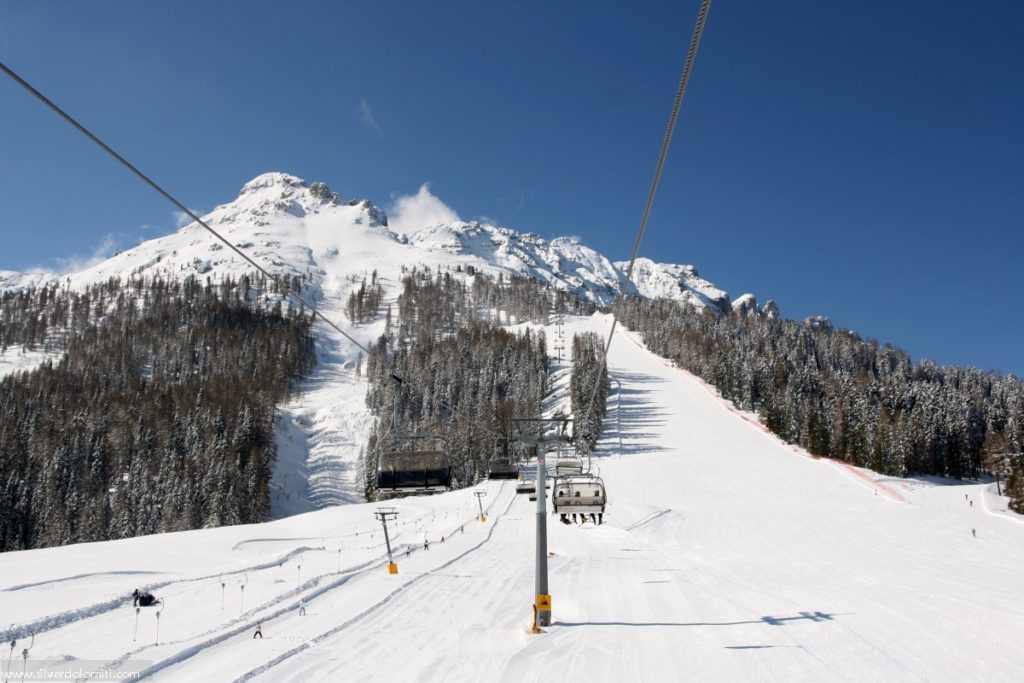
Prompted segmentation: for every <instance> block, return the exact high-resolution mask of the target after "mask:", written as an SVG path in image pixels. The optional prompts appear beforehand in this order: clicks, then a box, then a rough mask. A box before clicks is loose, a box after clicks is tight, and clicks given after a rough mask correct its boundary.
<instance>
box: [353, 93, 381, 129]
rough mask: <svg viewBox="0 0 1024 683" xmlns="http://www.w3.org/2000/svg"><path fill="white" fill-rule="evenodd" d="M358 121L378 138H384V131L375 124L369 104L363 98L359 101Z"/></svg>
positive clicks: (375, 120)
mask: <svg viewBox="0 0 1024 683" xmlns="http://www.w3.org/2000/svg"><path fill="white" fill-rule="evenodd" d="M359 121H360V122H361V123H362V124H363V125H364V126H366V127H367V128H369V129H370V130H372V131H374V132H375V133H377V135H379V136H380V137H384V131H382V130H381V129H380V126H379V125H378V124H377V119H376V118H374V116H373V110H372V109H370V103H369V102H367V101H366V100H365V99H363V98H360V99H359Z"/></svg>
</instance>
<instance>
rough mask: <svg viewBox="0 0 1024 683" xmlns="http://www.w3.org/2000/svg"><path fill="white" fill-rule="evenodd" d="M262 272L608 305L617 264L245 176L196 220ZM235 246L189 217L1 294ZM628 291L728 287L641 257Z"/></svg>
mask: <svg viewBox="0 0 1024 683" xmlns="http://www.w3.org/2000/svg"><path fill="white" fill-rule="evenodd" d="M203 219H204V220H205V221H206V222H207V223H208V224H209V225H210V226H211V227H212V228H213V229H215V230H217V231H218V232H220V233H221V234H222V235H224V236H225V237H226V238H228V239H229V240H231V242H232V243H233V244H235V245H236V246H238V247H239V248H240V249H242V250H243V251H244V252H245V253H246V254H248V255H250V256H251V257H253V258H254V260H256V261H257V262H258V263H260V264H261V265H263V266H264V267H265V268H267V270H269V271H271V272H273V273H277V274H281V275H288V276H292V275H295V276H303V275H305V276H309V277H310V278H311V280H312V283H313V289H314V292H313V294H314V295H326V296H332V295H334V294H340V295H343V294H346V292H342V291H339V289H344V288H346V287H347V284H346V278H352V277H359V278H361V277H362V275H364V274H366V273H369V272H370V271H372V270H374V269H377V270H378V271H380V273H381V274H382V275H383V276H385V277H388V276H391V277H393V278H394V281H395V282H397V276H398V272H399V270H400V268H401V266H402V265H414V264H424V265H431V266H440V267H451V268H454V267H455V266H458V265H462V266H463V267H465V266H473V267H475V268H477V269H479V270H483V271H484V272H488V273H491V274H498V273H505V274H506V275H507V274H517V275H525V276H529V277H532V278H535V279H537V280H540V281H541V282H544V283H547V284H550V285H552V286H553V287H556V288H558V289H563V290H567V291H572V292H573V293H575V294H577V295H579V296H581V297H583V298H586V299H590V300H592V301H594V302H595V303H596V304H598V305H599V306H610V305H611V303H612V302H613V300H614V298H615V294H616V293H617V292H618V290H619V286H620V282H621V281H622V280H623V278H624V271H625V266H626V264H625V263H624V262H619V263H612V262H611V261H609V260H608V259H607V258H606V257H605V256H603V255H601V254H599V253H598V252H596V251H595V250H593V249H591V248H590V247H588V246H586V245H585V244H583V243H582V242H580V240H579V239H577V238H575V237H558V238H554V239H550V240H548V239H545V238H543V237H540V236H538V235H535V234H531V233H520V232H518V231H516V230H512V229H510V228H503V227H497V226H494V225H489V224H484V223H480V222H477V221H469V222H463V221H455V222H450V223H443V224H438V225H432V226H428V227H424V228H421V229H418V230H415V231H410V232H405V233H398V232H395V231H393V230H391V229H390V228H389V227H388V221H387V216H386V215H385V214H384V212H383V211H381V210H380V209H379V208H378V207H376V206H374V205H373V204H372V203H370V202H369V201H367V200H361V201H356V200H347V199H343V198H342V197H341V196H340V195H338V194H337V193H335V192H332V191H331V190H330V189H329V188H328V187H327V186H326V185H324V184H323V183H316V182H314V183H306V182H305V181H303V180H301V179H300V178H297V177H295V176H292V175H288V174H285V173H266V174H263V175H261V176H258V177H256V178H254V179H253V180H251V181H250V182H248V183H246V184H245V185H244V186H243V187H242V190H241V193H240V194H239V195H238V197H237V198H236V199H234V200H233V201H231V202H229V203H227V204H224V205H222V206H218V207H217V208H215V209H214V210H213V211H211V212H210V213H208V214H207V215H205V216H204V217H203ZM251 269H252V268H251V266H250V265H249V264H247V263H245V262H244V261H243V260H242V259H241V258H240V257H239V256H238V255H237V254H235V253H233V252H232V251H231V250H230V249H227V248H226V247H225V246H224V245H223V244H221V243H220V242H218V241H217V240H216V239H214V238H213V236H212V235H210V234H209V233H208V232H207V231H206V230H205V229H204V228H203V227H202V226H200V225H198V224H196V223H192V224H190V225H187V226H185V227H184V228H182V229H181V230H179V231H178V232H176V233H174V234H171V235H167V236H165V237H160V238H157V239H154V240H149V241H147V242H144V243H142V244H140V245H138V246H136V247H134V248H132V249H128V250H126V251H124V252H121V253H119V254H117V255H115V256H114V257H112V258H110V259H108V260H106V261H104V262H102V263H100V264H98V265H95V266H93V267H91V268H88V269H87V270H84V271H82V272H79V273H74V274H71V275H68V276H65V277H64V278H60V277H59V276H57V275H56V274H53V273H45V272H31V273H16V272H12V271H0V291H4V290H7V289H16V288H21V287H26V286H38V285H40V284H43V283H44V282H47V281H56V280H58V279H63V280H66V281H67V282H68V284H70V286H72V287H81V286H86V285H89V284H93V283H97V282H102V281H105V280H107V279H108V278H111V277H124V276H130V275H144V276H156V275H161V276H163V277H170V278H180V277H186V276H201V277H203V278H206V277H209V278H211V279H212V280H214V281H216V280H219V279H220V278H222V277H224V276H229V275H230V276H234V277H237V276H240V275H241V274H243V273H246V272H249V271H251ZM634 282H635V286H633V287H631V288H630V291H631V293H637V294H640V295H641V296H646V297H665V298H670V299H675V300H679V301H683V302H685V303H687V304H689V305H692V306H697V307H700V308H707V309H710V310H713V311H714V312H716V313H722V312H728V311H729V295H728V294H727V293H726V292H724V291H722V290H721V289H718V288H716V287H715V286H714V285H712V284H711V283H710V282H708V281H707V280H704V279H702V278H700V277H699V276H698V274H697V271H696V269H695V268H693V266H686V265H675V264H661V263H655V262H653V261H651V260H650V259H638V260H637V264H636V269H635V272H634Z"/></svg>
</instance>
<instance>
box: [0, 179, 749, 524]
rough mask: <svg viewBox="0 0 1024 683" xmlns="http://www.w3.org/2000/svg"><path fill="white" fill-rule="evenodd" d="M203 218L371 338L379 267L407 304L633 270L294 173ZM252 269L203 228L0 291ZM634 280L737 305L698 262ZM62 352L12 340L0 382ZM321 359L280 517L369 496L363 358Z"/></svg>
mask: <svg viewBox="0 0 1024 683" xmlns="http://www.w3.org/2000/svg"><path fill="white" fill-rule="evenodd" d="M203 220H204V221H206V222H207V223H208V224H209V225H210V226H211V227H212V228H213V229H214V230H216V231H217V232H218V233H219V234H221V235H223V236H224V237H225V238H226V239H228V240H229V241H230V242H231V243H232V244H234V245H236V246H237V247H238V248H239V249H241V250H242V251H243V252H244V253H246V254H247V255H248V256H250V257H251V258H252V259H253V260H255V261H256V262H257V263H259V264H261V265H262V266H263V267H264V268H266V269H267V270H268V271H269V272H271V273H274V274H277V275H281V276H288V277H298V278H301V279H302V280H303V291H304V293H305V297H306V299H307V301H309V302H310V303H313V304H314V305H316V306H317V308H318V309H320V310H321V311H322V312H323V313H324V314H325V315H326V316H327V317H328V318H330V319H331V320H332V321H334V322H335V323H337V324H338V325H340V326H341V327H342V328H343V329H345V330H346V332H347V333H348V334H350V335H352V336H353V337H354V338H356V339H358V340H359V341H360V343H362V344H363V345H364V346H369V345H370V344H372V343H373V342H374V341H375V340H376V339H377V338H378V337H379V336H380V335H381V334H382V332H383V331H384V323H383V320H382V318H383V315H380V316H378V318H377V320H376V321H375V322H369V323H362V324H356V323H355V322H353V321H350V320H348V319H347V318H346V316H345V303H346V300H347V298H348V296H349V295H350V294H351V293H352V292H353V290H355V289H358V287H359V286H360V283H362V282H363V281H364V280H366V281H369V280H370V279H371V277H372V276H371V274H372V273H373V272H374V271H376V273H377V281H378V282H379V283H380V284H381V285H382V287H383V289H384V294H383V299H384V307H385V308H386V306H387V305H388V304H392V303H394V302H395V300H396V299H397V296H398V293H399V289H400V286H401V280H402V277H403V272H402V271H403V268H406V267H422V266H428V267H431V268H435V269H448V270H451V271H456V270H457V269H460V268H461V270H462V271H463V272H466V271H468V270H469V267H472V268H473V269H475V270H476V271H480V272H483V273H486V274H489V275H492V276H497V275H505V276H506V277H507V276H509V275H522V276H528V277H531V278H535V279H537V280H539V281H541V282H544V283H547V284H550V285H551V286H552V287H554V288H557V289H560V290H563V291H569V292H572V293H574V294H576V295H578V296H580V297H582V298H584V299H589V300H591V301H593V302H594V303H596V304H597V305H598V306H610V305H611V304H612V302H613V301H614V298H615V295H616V293H617V292H618V290H619V286H620V282H621V281H622V280H623V279H624V276H625V275H624V269H625V264H624V263H612V262H611V261H610V260H609V259H608V258H606V257H605V256H603V255H601V254H600V253H598V252H596V251H595V250H593V249H591V248H590V247H588V246H586V245H585V244H583V243H582V242H581V241H580V240H579V239H577V238H574V237H558V238H555V239H545V238H543V237H540V236H538V235H535V234H530V233H520V232H517V231H515V230H512V229H509V228H504V227H498V226H494V225H489V224H485V223H480V222H477V221H469V222H465V221H458V220H453V221H447V222H441V223H437V224H428V225H424V226H417V227H416V228H415V229H409V228H408V227H406V228H405V229H404V230H402V231H399V230H396V229H394V228H392V227H390V226H389V225H388V217H387V216H386V215H385V213H384V212H383V211H382V210H381V209H379V208H378V207H376V206H374V205H373V204H372V203H371V202H369V201H367V200H355V199H351V198H343V197H342V196H341V195H339V194H338V193H335V192H333V191H331V190H330V189H329V188H328V187H327V186H326V185H324V184H323V183H316V182H314V183H307V182H305V181H304V180H302V179H300V178H297V177H295V176H292V175H288V174H285V173H266V174H263V175H260V176H258V177H256V178H254V179H253V180H251V181H250V182H248V183H246V184H245V185H244V186H243V187H242V189H241V192H240V193H239V195H238V197H236V198H235V199H234V200H232V201H231V202H228V203H227V204H223V205H221V206H218V207H216V208H215V209H213V210H212V211H210V212H209V213H207V214H206V215H205V216H203ZM252 270H253V268H252V266H251V265H250V264H248V263H246V262H245V261H244V260H243V259H242V258H241V257H240V256H239V255H238V254H236V253H234V252H233V251H232V250H231V249H229V248H227V247H226V246H225V245H223V244H222V243H221V242H220V241H218V240H217V239H215V238H214V237H213V236H212V235H210V234H209V232H207V230H206V229H204V228H203V227H202V226H200V225H198V224H197V223H192V224H190V225H186V226H185V227H183V228H181V229H180V230H178V231H177V232H175V233H173V234H170V235H166V236H164V237H160V238H157V239H153V240H149V241H147V242H143V243H141V244H139V245H138V246H136V247H133V248H131V249H128V250H125V251H123V252H121V253H119V254H116V255H115V256H113V257H111V258H110V259H107V260H106V261H103V262H101V263H99V264H97V265H95V266H92V267H90V268H88V269H86V270H83V271H81V272H77V273H73V274H70V275H64V276H60V275H57V274H55V273H45V272H31V273H14V272H9V271H4V272H0V292H3V291H6V290H12V289H17V288H22V287H27V286H39V285H42V284H44V283H46V282H60V283H61V284H66V285H67V286H70V287H71V288H84V287H87V286H89V285H92V284H97V283H103V282H106V281H107V280H109V279H111V278H117V279H122V280H124V279H127V278H130V277H139V276H142V277H147V278H152V277H162V278H165V279H172V280H173V279H182V278H186V277H196V278H198V279H199V280H200V282H205V281H206V280H207V278H208V279H209V280H210V281H212V282H218V281H220V280H222V279H223V278H225V277H232V278H235V279H238V278H240V277H241V276H243V275H245V274H249V273H251V272H252ZM466 277H467V278H468V277H469V276H468V275H467V276H466ZM634 282H635V286H631V287H630V288H629V291H630V292H631V293H636V294H640V295H642V296H646V297H666V298H669V299H674V300H678V301H682V302H685V303H687V304H689V305H692V306H697V307H699V308H702V309H706V310H710V311H713V312H714V313H716V314H720V313H727V312H728V311H729V310H730V304H729V296H728V294H726V293H725V292H724V291H722V290H720V289H718V288H716V287H715V286H714V285H712V284H711V283H710V282H708V281H706V280H704V279H702V278H700V277H699V276H698V274H697V271H696V270H695V269H694V268H693V267H692V266H683V265H673V264H659V263H655V262H653V261H651V260H649V259H639V260H638V261H637V264H636V269H635V273H634ZM382 310H383V309H382ZM58 357H59V355H57V356H55V355H54V353H50V354H43V353H24V352H22V351H21V350H20V349H19V348H13V347H12V348H11V349H8V350H7V353H6V354H3V355H2V356H0V376H2V375H4V374H8V373H10V372H15V371H24V370H31V369H32V368H33V367H35V366H37V365H38V364H40V363H42V362H43V361H44V360H46V359H48V358H50V359H53V360H56V359H57V358H58ZM317 358H318V365H317V368H316V370H315V372H314V375H313V376H312V377H310V378H309V380H308V382H307V383H306V386H304V387H303V388H302V391H301V392H300V393H299V394H298V396H297V397H296V398H295V399H293V400H292V401H291V402H290V403H289V404H287V405H285V406H283V407H280V409H279V413H278V414H279V418H278V425H277V429H276V435H277V439H276V440H277V447H278V457H277V461H276V464H275V472H274V476H273V488H274V499H273V515H274V516H275V517H281V516H287V515H291V514H297V513H302V512H308V511H310V510H314V509H319V508H322V507H325V506H329V505H335V504H339V503H351V502H356V501H359V500H361V499H362V484H361V474H360V473H359V472H358V467H357V465H356V463H357V462H358V455H359V451H360V450H361V449H362V448H364V447H365V445H366V438H367V435H368V434H369V433H370V431H371V430H372V425H373V421H374V418H373V416H372V415H371V414H370V412H369V410H368V409H367V408H366V405H365V395H366V384H365V382H364V381H363V380H362V379H361V378H360V377H359V376H358V373H357V372H356V369H357V367H358V366H359V364H360V363H361V362H362V358H361V352H360V350H359V349H358V347H357V346H356V345H354V344H352V343H351V342H350V341H348V340H346V339H345V338H343V337H342V335H340V334H337V333H336V332H335V331H333V330H331V329H330V328H328V327H326V326H318V327H317Z"/></svg>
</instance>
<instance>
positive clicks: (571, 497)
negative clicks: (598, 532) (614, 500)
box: [551, 474, 608, 523]
mask: <svg viewBox="0 0 1024 683" xmlns="http://www.w3.org/2000/svg"><path fill="white" fill-rule="evenodd" d="M607 502H608V496H607V493H606V491H605V487H604V480H603V479H601V477H596V476H593V475H587V474H583V475H572V476H567V477H559V478H557V479H556V480H555V487H554V494H553V495H552V497H551V504H552V506H553V507H554V510H555V513H556V514H558V515H561V516H562V519H563V521H566V519H567V518H566V515H574V514H579V515H588V514H589V515H591V518H592V519H594V521H595V522H598V523H600V521H599V520H602V521H603V515H604V508H605V505H606V504H607ZM598 515H600V517H598ZM595 518H596V519H595Z"/></svg>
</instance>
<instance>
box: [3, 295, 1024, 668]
mask: <svg viewBox="0 0 1024 683" xmlns="http://www.w3.org/2000/svg"><path fill="white" fill-rule="evenodd" d="M608 325H609V318H608V316H606V315H602V314H598V315H595V316H593V317H591V318H577V319H568V320H567V321H566V325H565V331H566V335H567V336H571V335H572V334H573V333H574V332H578V331H584V330H595V331H598V332H600V333H606V332H607V330H608ZM547 332H548V335H547V336H548V339H549V343H550V344H552V345H554V344H555V343H556V339H557V333H556V330H555V329H554V327H551V328H549V329H548V330H547ZM565 367H567V362H564V361H563V363H562V364H561V369H564V368H565ZM609 368H610V372H611V374H612V376H613V377H614V379H615V383H614V387H615V388H614V389H613V392H612V395H611V396H610V399H609V414H608V417H607V420H606V429H605V433H604V436H603V438H602V440H601V442H600V443H599V446H598V451H597V457H596V458H595V461H594V466H595V469H598V470H599V471H600V474H601V475H602V476H603V477H604V480H605V482H606V485H607V487H608V492H609V507H608V513H607V515H606V524H604V525H603V526H597V527H595V526H593V525H591V524H587V525H583V526H563V525H561V524H558V523H557V518H556V517H548V520H549V527H548V528H549V534H550V540H549V551H550V556H549V568H550V592H551V594H552V597H553V619H554V623H553V624H552V626H551V627H550V628H548V629H547V631H546V633H544V634H541V635H537V636H533V635H530V634H529V633H528V626H529V623H530V618H531V603H532V600H533V542H534V540H533V539H534V524H535V510H534V505H533V504H531V503H529V502H528V501H527V500H526V498H525V496H516V494H515V493H514V489H513V487H512V486H511V485H509V484H502V483H500V482H490V483H486V484H484V485H483V486H482V487H481V488H482V489H483V490H485V491H486V492H487V496H486V498H485V501H486V503H485V504H486V505H488V506H489V507H488V510H487V512H486V517H487V521H486V522H484V523H481V522H479V521H476V514H477V512H476V501H475V499H474V495H473V491H472V490H462V491H457V492H453V493H448V494H442V495H438V496H433V497H429V498H420V499H408V498H407V499H401V500H399V501H396V503H397V507H398V510H399V518H398V519H399V525H398V527H397V528H396V529H395V531H396V532H397V535H396V536H395V537H394V538H393V543H394V547H395V548H396V552H397V562H398V565H399V572H398V574H397V575H390V574H388V572H387V570H386V567H385V564H386V559H385V558H384V551H383V548H382V538H381V531H380V526H379V523H378V522H376V520H374V518H373V516H372V512H373V509H374V507H375V506H374V505H369V504H356V505H346V506H338V507H331V508H328V509H324V510H319V511H314V512H310V513H308V514H303V515H297V516H293V517H289V518H287V519H282V520H278V521H274V522H269V523H266V524H258V525H250V526H239V527H225V528H219V529H209V530H200V531H190V532H183V533H177V534H166V535H160V536H149V537H141V538H134V539H128V540H123V541H114V542H104V543H94V544H84V545H77V546H66V547H60V548H47V549H42V550H33V551H27V552H14V553H5V554H3V555H0V615H2V616H3V617H4V618H5V619H6V622H5V624H6V623H10V622H15V623H14V625H13V626H12V628H11V630H10V631H9V632H7V633H6V634H4V635H3V636H2V637H3V640H4V641H5V642H6V641H10V640H12V639H13V640H15V641H16V645H15V646H14V647H13V650H12V652H13V657H12V658H11V660H10V663H9V664H8V662H7V658H6V657H5V658H4V662H3V664H4V667H5V671H6V670H7V668H8V667H9V669H10V670H11V671H14V672H20V671H21V669H22V667H23V666H25V668H26V669H27V670H31V669H32V668H33V667H36V666H37V665H38V663H40V662H42V661H43V660H50V661H54V660H57V661H59V662H61V663H63V665H64V666H66V667H68V668H71V669H75V668H84V669H101V668H105V667H107V666H108V665H111V666H114V667H122V668H126V669H135V670H143V671H145V672H147V674H150V675H152V677H153V678H154V679H155V680H166V681H175V682H177V681H246V680H258V681H270V680H274V681H321V680H342V679H345V680H368V681H394V680H422V681H442V680H443V681H479V680H486V681H491V680H500V681H542V680H543V681H548V680H552V679H554V680H568V681H577V680H590V681H612V680H615V681H621V680H635V681H679V680H708V681H747V680H756V681H781V680H785V681H864V680H872V681H874V680H884V681H956V682H960V681H965V680H968V681H974V680H977V681H994V682H997V681H1017V680H1021V679H1022V678H1024V661H1022V660H1021V658H1020V657H1019V656H1018V653H1017V651H1016V647H1015V644H1016V643H1018V642H1020V641H1021V640H1022V639H1024V607H1022V606H1024V581H1021V579H1020V567H1021V566H1024V523H1022V522H1021V520H1020V518H1019V517H1014V516H1011V515H1007V514H1006V513H1005V512H1003V510H1002V508H1003V507H1005V499H1000V498H998V497H996V496H995V495H994V494H992V493H990V492H989V491H988V488H989V487H987V486H981V485H976V486H936V485H932V484H930V483H928V482H920V481H913V480H883V479H879V478H878V477H876V476H874V475H873V474H871V473H870V472H866V471H863V470H857V469H853V468H850V467H846V466H843V465H841V464H837V463H835V462H832V461H828V460H819V459H813V458H811V457H808V456H807V455H806V454H805V453H802V452H800V451H798V450H795V449H794V448H792V447H790V446H788V445H786V444H783V443H781V442H780V441H779V440H777V439H776V438H775V437H773V436H771V435H769V434H767V433H765V431H764V430H763V429H762V428H760V427H759V426H758V425H756V424H754V423H752V422H751V421H750V420H749V419H748V418H747V417H746V416H744V415H742V414H740V413H738V412H737V411H735V410H734V409H733V408H732V407H731V406H730V405H728V404H726V403H725V402H723V401H721V400H720V399H719V398H718V397H717V395H716V393H715V392H714V390H713V389H711V388H710V387H708V386H707V385H706V384H704V383H703V382H702V381H700V380H699V379H697V378H695V377H693V376H691V375H689V374H688V373H686V372H684V371H681V370H679V369H677V368H674V367H672V366H671V365H670V364H668V363H667V362H665V361H663V360H662V359H660V358H658V357H656V356H654V355H653V354H651V353H649V352H647V351H646V350H645V349H644V348H643V347H642V346H641V345H640V344H639V343H638V342H637V341H635V340H634V339H633V338H632V337H631V336H630V334H629V333H628V332H623V333H622V334H619V335H617V336H616V337H615V340H614V343H613V344H612V347H611V351H610V355H609ZM561 369H558V371H556V373H555V376H556V377H558V378H561V379H560V381H559V382H558V383H557V384H556V388H555V394H556V395H555V396H554V397H553V401H552V403H553V404H557V403H558V394H559V392H562V393H563V395H564V391H565V386H564V385H565V381H566V377H567V376H566V373H564V372H561V371H560V370H561ZM424 539H427V540H429V541H430V547H429V550H428V549H424V545H423V542H424ZM136 586H139V587H149V588H150V589H151V590H153V591H154V592H155V593H156V594H157V596H158V597H161V598H163V599H164V601H165V603H164V605H163V607H162V608H142V609H140V611H139V612H138V614H136V611H135V610H134V609H133V608H132V606H131V598H130V593H131V590H132V589H133V588H135V587H136ZM300 600H301V601H303V603H304V605H305V608H306V611H307V613H306V614H305V615H300V614H299V607H300V604H303V603H300ZM158 612H159V614H160V617H159V619H158V617H157V613H158ZM257 624H261V631H262V635H263V638H262V639H259V638H254V637H253V635H254V632H255V630H256V628H257ZM31 633H34V634H35V641H34V645H33V646H32V647H31V649H30V651H29V653H28V658H27V659H25V660H23V659H22V657H21V656H20V654H21V650H22V648H24V647H28V646H29V644H30V638H31V635H30V634H31ZM87 661H91V662H92V663H91V664H87V663H86V662H87Z"/></svg>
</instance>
